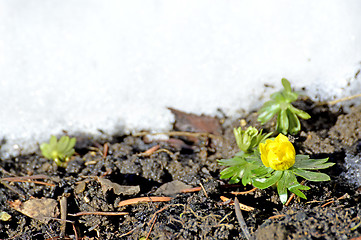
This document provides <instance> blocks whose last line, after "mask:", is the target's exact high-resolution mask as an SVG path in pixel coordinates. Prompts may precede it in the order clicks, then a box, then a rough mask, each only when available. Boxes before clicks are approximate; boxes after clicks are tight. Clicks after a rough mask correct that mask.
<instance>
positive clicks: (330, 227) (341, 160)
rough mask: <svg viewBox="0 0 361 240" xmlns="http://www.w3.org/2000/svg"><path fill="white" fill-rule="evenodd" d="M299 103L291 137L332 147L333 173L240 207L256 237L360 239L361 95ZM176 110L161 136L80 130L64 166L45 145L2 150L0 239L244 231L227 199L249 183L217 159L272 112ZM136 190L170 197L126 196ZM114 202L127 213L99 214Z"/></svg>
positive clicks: (257, 193) (309, 146) (319, 153)
mask: <svg viewBox="0 0 361 240" xmlns="http://www.w3.org/2000/svg"><path fill="white" fill-rule="evenodd" d="M295 106H296V107H298V108H300V109H302V110H305V111H307V112H308V113H309V114H310V115H311V119H309V120H302V121H301V124H302V131H301V132H300V133H299V134H298V135H296V136H293V137H292V139H293V141H294V145H295V148H296V151H297V152H298V153H299V154H308V155H310V156H311V157H312V158H324V157H329V161H330V162H334V163H336V164H335V165H334V166H333V167H331V168H329V169H325V170H322V172H324V173H326V174H328V175H329V176H330V177H331V181H329V182H305V183H304V184H306V185H307V186H309V187H311V189H310V190H308V191H306V192H305V194H306V196H307V200H304V199H299V198H294V199H293V200H292V201H291V202H290V203H289V204H288V205H287V206H285V205H283V204H281V202H280V201H279V199H278V195H277V193H276V191H275V190H273V189H266V190H260V189H256V190H254V191H250V192H249V193H246V194H242V195H238V196H237V197H238V200H239V202H240V203H242V204H244V205H247V206H249V207H252V208H254V210H252V211H242V214H243V217H244V220H245V223H246V226H247V229H248V230H249V232H250V233H251V239H355V240H356V239H360V238H361V208H360V202H361V201H360V196H361V184H360V182H361V181H355V179H357V178H359V179H360V178H361V176H360V172H361V161H360V157H361V105H360V106H354V107H351V108H350V110H349V111H348V112H344V111H343V109H342V108H341V107H339V108H333V109H330V108H329V107H328V106H327V105H320V104H318V103H315V102H312V101H311V100H308V99H304V100H302V101H298V102H296V103H295ZM170 110H171V111H172V112H173V113H174V114H175V117H176V122H175V124H174V129H173V131H171V132H169V133H164V134H163V135H160V136H159V135H152V134H149V133H145V132H142V133H136V134H132V135H121V136H113V137H112V138H111V139H108V141H107V142H105V141H100V140H96V139H93V138H92V137H91V136H86V135H84V134H79V135H77V136H76V137H77V145H76V148H75V150H76V153H77V154H76V155H75V156H74V157H73V158H72V159H71V161H70V162H69V164H68V166H67V167H66V168H60V167H57V166H56V165H55V163H53V162H52V161H51V160H47V159H45V158H44V157H43V156H42V155H41V153H40V151H39V152H36V153H33V154H30V155H20V156H17V157H13V158H10V159H2V160H1V161H0V177H1V184H0V212H4V213H6V214H9V215H10V216H11V218H10V219H3V220H2V221H1V220H0V239H246V237H245V235H244V233H243V231H242V229H241V227H240V223H239V222H238V220H237V218H236V215H235V211H234V206H233V205H232V204H231V203H232V202H231V200H232V199H234V198H235V195H234V194H232V192H244V191H248V190H252V186H249V185H248V186H243V185H241V184H233V185H230V184H228V182H227V181H226V180H220V178H219V173H220V171H221V170H222V169H223V168H224V167H222V166H220V165H218V164H217V159H225V158H230V157H232V156H233V155H234V154H235V153H236V152H237V151H238V150H237V145H236V143H235V140H234V136H233V128H234V127H238V126H240V125H242V127H247V126H255V127H257V128H259V129H260V128H264V131H265V132H269V131H272V130H273V129H274V126H275V121H273V122H270V123H268V124H266V125H265V126H261V125H260V124H259V122H257V120H256V119H257V113H256V112H251V113H248V114H244V116H243V117H242V118H241V119H236V120H235V119H231V118H228V117H223V118H221V119H218V118H213V117H209V116H197V115H194V114H187V113H183V112H181V111H179V110H175V109H170ZM204 132H207V133H204ZM345 159H346V160H345ZM345 161H346V163H347V164H346V163H345ZM350 170H352V171H350ZM19 177H20V178H19ZM21 177H22V178H21ZM139 197H145V198H147V199H151V198H150V197H164V198H162V201H155V200H154V201H153V200H150V201H148V202H143V203H133V204H130V205H123V203H124V202H123V201H124V200H129V199H133V201H134V199H136V198H139ZM166 197H168V198H166ZM224 197H225V198H228V199H230V200H221V198H223V199H224ZM34 199H36V200H35V201H34ZM39 199H43V200H41V201H45V200H44V199H46V200H47V201H46V204H45V202H44V204H43V207H40V208H43V209H42V210H44V211H45V210H47V209H49V210H50V212H51V214H50V213H48V212H46V213H44V214H45V215H46V214H48V215H46V216H48V217H44V216H43V215H41V216H40V215H39V212H43V211H40V209H39V207H37V205H36V204H29V203H30V202H31V200H33V201H34V202H36V201H40V200H39ZM64 211H65V215H64ZM61 212H63V215H62V214H60V213H61ZM109 212H112V213H119V212H124V213H125V215H103V213H109ZM66 213H67V214H66ZM49 214H50V215H49ZM64 216H65V217H64ZM61 218H63V220H64V218H66V220H67V222H66V224H64V223H65V222H64V221H62V220H61Z"/></svg>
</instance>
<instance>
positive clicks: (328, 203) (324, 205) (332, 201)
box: [321, 200, 335, 207]
mask: <svg viewBox="0 0 361 240" xmlns="http://www.w3.org/2000/svg"><path fill="white" fill-rule="evenodd" d="M334 202H335V201H334V200H331V201H329V202H327V203H325V204H322V205H321V207H326V206H327V205H330V204H331V203H334Z"/></svg>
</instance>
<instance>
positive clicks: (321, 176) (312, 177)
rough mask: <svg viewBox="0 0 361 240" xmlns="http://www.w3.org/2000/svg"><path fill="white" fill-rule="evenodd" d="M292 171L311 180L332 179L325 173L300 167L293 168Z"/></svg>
mask: <svg viewBox="0 0 361 240" xmlns="http://www.w3.org/2000/svg"><path fill="white" fill-rule="evenodd" d="M292 172H293V173H294V174H296V175H298V176H300V177H303V178H304V179H306V180H309V181H314V182H322V181H329V180H331V179H330V177H329V176H328V175H327V174H325V173H319V172H311V171H306V170H303V169H299V168H293V169H292Z"/></svg>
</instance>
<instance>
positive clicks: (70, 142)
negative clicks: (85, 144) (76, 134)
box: [40, 135, 76, 167]
mask: <svg viewBox="0 0 361 240" xmlns="http://www.w3.org/2000/svg"><path fill="white" fill-rule="evenodd" d="M75 143H76V138H69V137H68V136H62V137H61V138H60V140H59V141H58V140H57V138H56V137H55V136H54V135H52V136H51V137H50V141H49V143H42V144H41V145H40V150H41V153H42V154H43V155H44V157H45V158H47V159H53V160H54V161H55V163H56V164H57V165H58V166H59V167H66V166H67V164H68V161H69V159H70V157H71V156H72V155H73V154H74V152H75V150H74V146H75Z"/></svg>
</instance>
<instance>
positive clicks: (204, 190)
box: [199, 183, 208, 198]
mask: <svg viewBox="0 0 361 240" xmlns="http://www.w3.org/2000/svg"><path fill="white" fill-rule="evenodd" d="M199 185H201V188H202V189H203V192H204V195H205V196H206V198H208V194H207V192H206V189H204V187H203V184H202V183H199Z"/></svg>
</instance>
